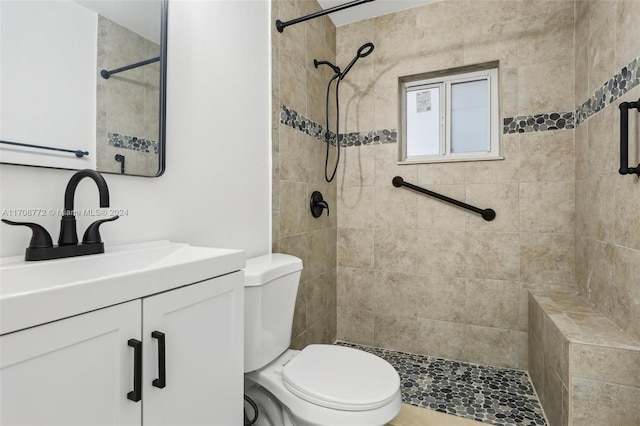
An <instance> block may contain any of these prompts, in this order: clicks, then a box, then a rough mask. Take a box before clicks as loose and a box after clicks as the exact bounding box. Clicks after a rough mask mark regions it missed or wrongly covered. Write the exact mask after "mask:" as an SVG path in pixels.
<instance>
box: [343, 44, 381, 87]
mask: <svg viewBox="0 0 640 426" xmlns="http://www.w3.org/2000/svg"><path fill="white" fill-rule="evenodd" d="M374 47H375V46H374V45H373V43H365V44H363V45H362V46H360V49H358V53H356V56H355V57H354V58H353V59H352V60H351V63H350V64H349V65H347V68H345V69H344V71H342V73H341V74H340V80H342V79H343V78H344V77H345V76H346V75H347V73H348V72H349V71H350V70H351V68H352V67H353V66H354V65H355V63H356V62H357V61H358V59H360V58H364V57H365V56H368V55H370V54H371V52H373V48H374Z"/></svg>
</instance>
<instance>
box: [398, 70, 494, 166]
mask: <svg viewBox="0 0 640 426" xmlns="http://www.w3.org/2000/svg"><path fill="white" fill-rule="evenodd" d="M490 65H491V67H489V68H487V65H480V66H475V67H473V68H474V69H473V70H471V69H470V67H466V68H465V69H464V70H448V71H443V72H437V73H430V74H422V75H419V76H413V77H403V78H401V79H400V96H401V100H400V105H401V107H402V112H401V119H402V129H401V131H400V133H401V141H402V143H401V150H400V151H401V153H400V162H402V163H428V162H439V161H440V162H443V161H470V160H486V159H499V158H501V157H500V143H499V129H500V123H499V116H498V68H497V64H496V63H491V64H490ZM483 66H484V67H485V68H484V69H478V68H482V67H483Z"/></svg>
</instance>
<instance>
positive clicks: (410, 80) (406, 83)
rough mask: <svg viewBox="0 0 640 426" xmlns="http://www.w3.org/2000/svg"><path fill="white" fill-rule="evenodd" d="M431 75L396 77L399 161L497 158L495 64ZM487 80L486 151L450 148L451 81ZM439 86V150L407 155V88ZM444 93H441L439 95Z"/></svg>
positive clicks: (497, 130)
mask: <svg viewBox="0 0 640 426" xmlns="http://www.w3.org/2000/svg"><path fill="white" fill-rule="evenodd" d="M435 74H436V75H435V76H432V77H427V78H425V75H424V74H423V75H420V76H415V77H403V78H401V79H400V110H401V111H400V123H401V129H400V132H399V134H400V142H401V143H400V147H399V148H400V149H399V154H400V158H399V164H416V163H437V162H455V161H480V160H500V159H503V157H502V156H501V149H500V129H501V126H500V117H499V111H500V109H499V93H498V87H499V80H498V68H497V66H494V67H491V68H488V69H481V70H477V68H476V70H474V71H469V69H468V68H466V70H460V69H458V70H451V71H444V72H438V73H435ZM478 80H486V81H487V91H488V93H487V99H489V111H488V114H487V121H488V123H487V124H488V126H487V132H488V135H487V136H488V137H487V141H488V146H487V149H486V151H480V152H460V153H455V152H451V85H452V84H455V83H463V82H468V81H478ZM434 86H439V87H440V152H439V153H438V154H435V155H414V156H411V157H409V156H408V155H407V92H413V91H416V90H421V89H422V90H424V89H426V88H430V87H434ZM443 94H444V96H443Z"/></svg>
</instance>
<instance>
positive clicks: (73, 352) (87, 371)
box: [0, 300, 142, 426]
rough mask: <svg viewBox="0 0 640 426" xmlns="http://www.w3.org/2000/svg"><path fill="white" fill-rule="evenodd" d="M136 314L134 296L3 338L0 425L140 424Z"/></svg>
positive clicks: (0, 341) (137, 303)
mask: <svg viewBox="0 0 640 426" xmlns="http://www.w3.org/2000/svg"><path fill="white" fill-rule="evenodd" d="M140 316H141V301H140V300H137V301H132V302H128V303H124V304H121V305H116V306H112V307H109V308H105V309H101V310H98V311H94V312H89V313H86V314H82V315H78V316H75V317H71V318H67V319H63V320H60V321H55V322H52V323H48V324H44V325H40V326H37V327H33V328H29V329H26V330H23V331H18V332H15V333H10V334H6V335H3V336H0V394H1V395H2V398H1V406H0V424H2V425H23V424H29V425H47V426H52V425H64V426H71V425H82V426H87V425H116V424H117V425H139V424H140V422H141V412H142V411H141V404H140V402H137V403H136V402H133V401H130V400H128V399H127V393H128V392H130V391H131V390H132V389H133V366H134V350H133V349H132V348H131V347H129V346H128V341H129V339H137V340H141V336H140V331H141V330H140Z"/></svg>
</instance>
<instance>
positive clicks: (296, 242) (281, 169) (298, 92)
mask: <svg viewBox="0 0 640 426" xmlns="http://www.w3.org/2000/svg"><path fill="white" fill-rule="evenodd" d="M271 5H272V17H273V20H274V21H275V20H276V19H280V20H281V21H288V20H291V19H294V18H298V17H301V16H304V15H307V14H309V13H312V12H315V11H317V10H319V9H320V7H319V6H318V4H317V2H316V1H315V0H314V1H309V0H273V1H272V2H271ZM335 31H336V30H335V26H334V25H333V24H332V22H331V21H330V19H329V18H327V17H324V18H318V19H312V20H310V21H306V22H304V23H299V24H296V25H292V26H289V27H287V28H286V29H285V30H284V32H283V33H279V32H277V30H275V29H274V30H273V33H272V78H273V97H272V103H273V116H272V143H273V146H272V161H273V163H272V164H273V166H272V168H273V169H272V178H273V183H272V187H273V206H272V209H273V225H272V229H273V237H272V246H273V247H272V249H273V251H274V252H281V253H288V254H292V255H295V256H298V257H299V258H301V259H302V261H303V263H304V270H303V273H302V278H301V283H300V287H299V290H298V298H297V301H296V310H295V317H294V324H293V333H292V339H293V341H292V347H294V348H302V347H304V346H306V345H307V344H310V343H332V342H333V341H334V340H335V337H336V224H337V203H336V185H335V183H333V184H328V183H326V182H325V179H324V158H325V146H326V145H324V144H323V143H322V142H321V141H319V140H317V139H314V138H313V137H311V136H308V135H306V134H304V133H303V132H301V131H298V130H294V129H292V128H291V127H288V126H286V125H284V124H280V116H279V105H280V104H284V105H286V106H287V107H289V108H292V109H294V110H295V111H296V112H298V113H299V114H302V115H303V116H305V117H307V118H309V119H311V120H313V121H315V122H316V123H324V96H325V95H324V91H325V90H326V83H327V81H328V80H329V78H330V77H331V74H328V69H325V68H326V67H322V68H320V69H315V68H314V66H313V60H314V59H319V60H328V61H331V62H335ZM316 190H318V191H321V192H322V194H323V196H324V199H325V200H326V201H327V202H328V203H329V207H330V216H328V217H327V216H326V215H325V216H322V217H320V218H318V219H316V218H314V217H312V216H311V213H310V210H309V199H310V197H311V193H312V192H313V191H316ZM325 213H326V212H325Z"/></svg>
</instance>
